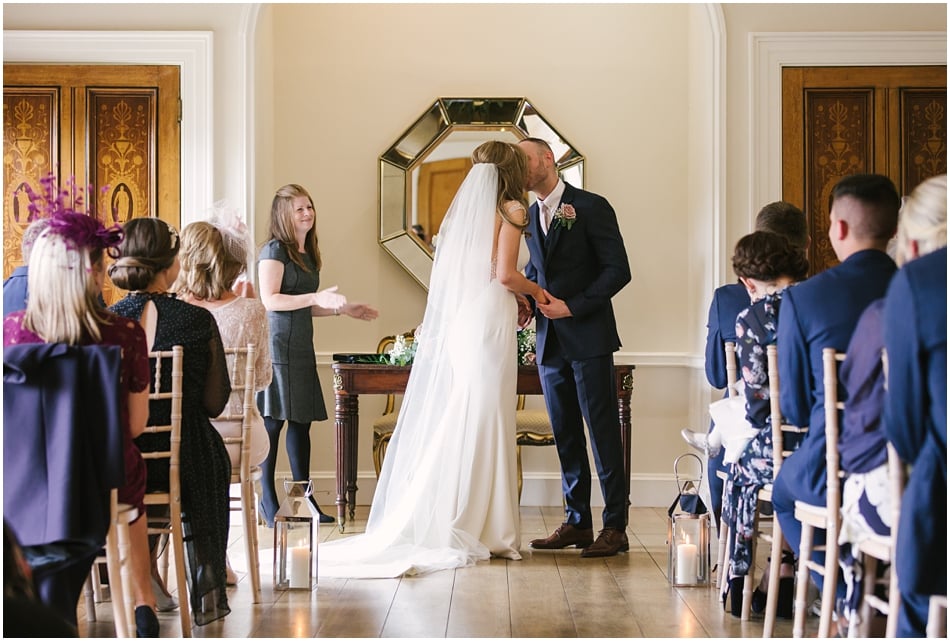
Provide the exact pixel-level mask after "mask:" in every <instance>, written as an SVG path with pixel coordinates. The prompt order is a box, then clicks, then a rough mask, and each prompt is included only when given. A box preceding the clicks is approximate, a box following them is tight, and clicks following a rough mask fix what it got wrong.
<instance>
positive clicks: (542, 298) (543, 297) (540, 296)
mask: <svg viewBox="0 0 950 641" xmlns="http://www.w3.org/2000/svg"><path fill="white" fill-rule="evenodd" d="M531 297H532V298H533V299H534V300H535V302H537V303H538V304H539V305H547V304H548V303H549V302H550V299H549V298H548V293H547V291H545V289H544V288H543V287H538V291H537V292H536V293H535V294H532V295H531Z"/></svg>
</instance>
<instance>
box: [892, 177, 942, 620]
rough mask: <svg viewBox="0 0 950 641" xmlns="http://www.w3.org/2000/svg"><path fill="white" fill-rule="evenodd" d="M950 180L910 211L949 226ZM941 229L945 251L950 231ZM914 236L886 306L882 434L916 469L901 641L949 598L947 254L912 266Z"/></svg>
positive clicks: (901, 245)
mask: <svg viewBox="0 0 950 641" xmlns="http://www.w3.org/2000/svg"><path fill="white" fill-rule="evenodd" d="M946 180H947V179H946V176H940V177H938V178H933V179H930V180H927V181H925V182H924V183H922V184H921V185H919V186H918V187H917V188H916V189H915V190H914V192H913V193H912V194H911V196H910V199H909V200H908V202H907V204H906V205H905V208H907V209H908V210H910V211H913V210H916V208H918V207H921V208H926V209H929V210H932V211H933V212H939V214H936V213H935V214H934V215H940V216H942V217H943V220H944V221H945V220H946V215H947V214H946V209H947V182H946ZM938 227H939V230H940V231H939V232H938V234H943V236H944V240H943V242H944V243H945V242H946V241H945V236H946V223H945V222H944V223H943V226H939V224H938ZM910 229H911V225H910V221H908V225H907V229H906V230H904V231H905V233H904V234H898V252H904V253H903V254H901V253H899V254H898V257H899V258H898V259H899V260H900V259H901V257H902V256H903V258H904V259H906V260H907V261H908V262H906V264H904V266H903V267H902V268H901V270H900V271H899V272H898V273H897V275H896V276H895V277H894V279H893V280H892V281H891V286H890V288H889V289H888V290H887V298H886V299H885V302H884V347H885V348H886V350H887V368H888V371H887V394H886V396H885V400H884V430H885V433H886V434H887V438H888V440H889V441H890V442H891V443H893V444H894V448H895V449H896V450H897V452H898V454H900V457H901V460H903V461H904V462H905V463H907V464H908V465H910V467H911V472H910V476H909V478H908V480H907V486H906V488H905V489H904V496H903V500H902V502H901V513H900V522H899V523H898V525H897V557H896V560H895V565H896V567H897V576H898V578H899V586H900V593H901V607H900V612H899V615H898V618H897V636H898V637H911V636H917V637H922V636H924V633H925V631H926V626H927V611H928V604H929V597H930V595H933V594H941V595H945V594H946V593H947V248H946V245H945V244H944V246H943V247H942V248H941V249H937V250H935V251H932V252H930V253H929V254H927V255H926V256H923V257H922V258H914V257H915V256H921V255H922V254H923V253H924V251H925V248H926V242H922V241H921V240H920V239H914V237H913V232H911V231H910Z"/></svg>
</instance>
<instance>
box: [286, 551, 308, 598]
mask: <svg viewBox="0 0 950 641" xmlns="http://www.w3.org/2000/svg"><path fill="white" fill-rule="evenodd" d="M288 566H289V568H288V569H289V570H290V572H289V574H290V576H289V579H290V587H292V588H309V587H310V549H309V548H306V547H302V546H301V547H293V548H290V562H289V563H288Z"/></svg>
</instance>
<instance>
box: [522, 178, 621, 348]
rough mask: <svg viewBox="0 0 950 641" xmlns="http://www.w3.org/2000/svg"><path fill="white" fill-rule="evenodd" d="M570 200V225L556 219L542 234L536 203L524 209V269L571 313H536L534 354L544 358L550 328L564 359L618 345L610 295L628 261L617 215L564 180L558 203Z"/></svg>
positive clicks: (598, 198) (597, 198)
mask: <svg viewBox="0 0 950 641" xmlns="http://www.w3.org/2000/svg"><path fill="white" fill-rule="evenodd" d="M563 205H572V206H573V207H574V210H575V212H576V213H577V218H576V219H575V220H574V224H573V226H572V227H571V228H570V229H567V228H566V227H563V226H561V225H555V221H553V220H552V221H551V229H550V231H549V233H548V236H547V238H545V236H544V232H542V231H541V223H540V217H539V215H538V204H537V203H535V204H533V205H532V206H531V210H530V212H529V223H528V230H529V232H530V234H531V235H530V236H529V237H528V239H527V241H526V242H527V244H528V248H529V249H530V251H531V260H530V261H529V262H528V264H527V265H526V266H525V275H526V276H527V277H528V279H529V280H533V281H535V282H536V283H538V284H539V285H540V286H541V287H543V288H545V289H546V290H548V291H549V292H551V294H552V295H553V296H556V297H557V298H560V299H562V300H564V301H565V302H566V303H567V306H568V308H569V309H570V310H571V313H572V314H573V316H572V317H570V318H561V319H558V320H554V321H552V320H550V319H548V318H547V317H545V316H544V315H542V314H538V315H537V321H536V322H537V360H538V362H539V363H542V364H544V347H545V343H546V341H547V337H548V334H549V332H552V331H554V332H557V339H558V342H559V343H560V345H561V349H562V350H563V352H564V356H565V357H566V358H567V359H568V360H572V361H573V360H583V359H586V358H592V357H594V356H604V355H607V354H612V353H613V352H615V351H617V350H618V349H619V348H620V336H619V334H618V333H617V321H616V319H615V318H614V310H613V307H612V306H611V304H610V299H611V297H612V296H613V295H614V294H616V293H617V292H619V291H620V290H621V288H623V286H624V285H626V284H627V283H628V282H630V265H629V263H628V262H627V251H626V249H624V246H623V238H622V237H621V235H620V227H619V226H618V225H617V216H616V214H615V213H614V210H613V208H612V207H611V206H610V203H608V202H607V200H606V199H605V198H603V197H602V196H598V195H597V194H592V193H590V192H588V191H584V190H583V189H577V188H576V187H574V186H572V185H570V184H567V183H565V185H564V194H563V195H562V196H561V206H563Z"/></svg>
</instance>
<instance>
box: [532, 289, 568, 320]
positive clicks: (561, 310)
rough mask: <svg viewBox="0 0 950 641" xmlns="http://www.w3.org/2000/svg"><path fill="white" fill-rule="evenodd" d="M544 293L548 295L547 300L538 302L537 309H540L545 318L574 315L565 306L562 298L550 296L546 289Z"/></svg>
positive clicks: (553, 318)
mask: <svg viewBox="0 0 950 641" xmlns="http://www.w3.org/2000/svg"><path fill="white" fill-rule="evenodd" d="M544 293H545V294H546V295H547V297H548V302H547V303H538V309H539V310H541V313H542V314H544V315H545V316H546V317H547V318H550V319H552V320H555V319H558V318H570V317H571V316H573V315H574V314H572V313H571V310H570V309H569V308H568V307H567V303H565V302H564V301H563V300H561V299H560V298H556V297H554V296H552V295H551V292H549V291H548V290H544Z"/></svg>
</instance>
